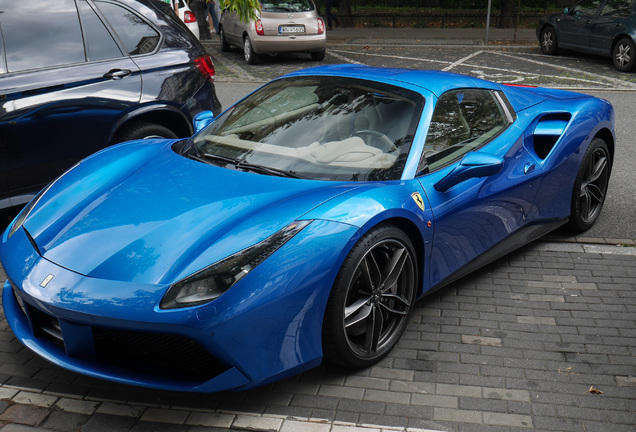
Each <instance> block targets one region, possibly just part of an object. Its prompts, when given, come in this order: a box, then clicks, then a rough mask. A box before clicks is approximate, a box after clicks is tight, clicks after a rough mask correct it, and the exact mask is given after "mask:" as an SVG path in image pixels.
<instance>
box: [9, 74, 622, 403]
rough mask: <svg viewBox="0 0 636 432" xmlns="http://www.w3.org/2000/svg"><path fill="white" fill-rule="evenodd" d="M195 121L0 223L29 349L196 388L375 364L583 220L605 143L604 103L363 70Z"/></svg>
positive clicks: (91, 166) (103, 163)
mask: <svg viewBox="0 0 636 432" xmlns="http://www.w3.org/2000/svg"><path fill="white" fill-rule="evenodd" d="M196 123H197V126H196V129H197V130H198V132H197V133H196V134H195V135H194V136H193V137H192V138H190V139H171V140H167V139H156V140H144V141H131V142H128V143H124V144H120V145H117V146H114V147H110V148H108V149H106V150H103V151H101V152H100V153H97V154H95V155H93V156H91V157H89V158H87V159H85V160H83V161H82V162H80V163H78V164H77V165H75V166H74V167H73V168H71V169H70V170H69V171H67V172H66V173H65V174H63V175H62V176H61V177H59V178H58V179H57V180H55V181H54V182H53V183H51V184H50V185H48V187H47V188H46V189H45V190H43V191H42V192H41V193H40V194H39V195H38V196H36V197H35V199H34V200H33V201H32V202H30V203H29V204H28V205H27V207H25V208H24V210H23V211H22V212H21V213H20V214H19V215H18V217H17V218H16V219H15V220H14V221H13V222H12V224H11V225H10V226H9V227H8V228H7V230H6V231H5V232H4V234H3V235H2V238H1V243H0V260H1V262H2V265H3V266H4V269H5V271H6V273H7V275H8V279H9V280H8V281H7V282H6V283H5V285H4V291H3V306H4V311H5V315H6V318H7V321H8V323H9V324H10V326H11V328H12V330H13V332H14V333H15V335H16V336H17V338H18V339H19V340H20V341H22V343H23V344H25V345H26V346H27V347H28V348H30V349H31V350H33V351H35V352H36V353H37V354H39V355H41V356H42V357H44V358H46V359H48V360H50V361H52V362H54V363H56V364H58V365H60V366H62V367H64V368H67V369H70V370H72V371H76V372H79V373H83V374H86V375H90V376H93V377H98V378H104V379H108V380H113V381H117V382H121V383H128V384H134V385H140V386H146V387H153V388H162V389H172V390H184V391H200V392H212V391H219V390H226V389H237V390H240V389H247V388H251V387H255V386H258V385H262V384H264V383H267V382H271V381H274V380H277V379H281V378H283V377H286V376H289V375H292V374H296V373H298V372H300V371H303V370H306V369H309V368H312V367H315V366H317V365H318V364H320V363H321V361H322V360H323V359H326V360H329V361H331V362H336V363H339V364H342V365H346V366H350V367H356V368H359V367H366V366H369V365H371V364H373V363H375V362H377V361H379V360H380V359H382V358H383V357H384V356H386V355H387V354H388V353H389V352H390V350H391V349H392V348H393V347H394V346H395V345H396V343H397V341H398V339H399V338H400V336H401V334H402V332H403V331H404V329H405V327H406V325H407V323H408V321H409V312H410V311H411V310H412V309H413V306H414V302H415V301H416V299H418V298H420V297H422V296H424V295H426V294H428V293H430V292H432V291H434V290H436V289H438V288H441V287H443V286H444V285H447V284H449V283H450V282H452V281H454V280H456V279H457V278H459V277H462V276H464V275H466V274H468V273H469V272H472V271H474V270H475V269H477V268H478V267H480V266H482V265H484V264H486V263H488V262H491V261H492V260H494V259H496V258H498V257H500V256H502V255H504V254H506V253H508V252H510V251H512V250H513V249H515V248H518V247H519V246H521V245H523V244H525V243H527V242H529V241H532V240H533V239H536V238H537V237H539V236H541V235H543V234H545V233H547V232H549V231H551V230H553V229H555V228H557V227H559V226H561V225H564V224H567V225H568V226H569V228H570V229H572V230H575V231H584V230H586V229H588V228H589V227H591V226H592V224H594V222H595V221H596V220H597V218H598V217H599V213H600V212H601V208H602V206H603V203H604V201H605V197H606V192H607V187H608V181H609V177H610V172H611V166H612V158H613V156H614V147H615V136H614V112H613V108H612V106H611V105H610V104H609V103H608V102H606V101H604V100H600V99H596V98H593V97H590V96H585V95H582V94H577V93H572V92H566V91H559V90H553V89H544V88H524V87H513V86H506V85H499V84H495V83H491V82H487V81H482V80H479V79H475V78H471V77H467V76H462V75H455V74H450V73H444V72H437V71H416V70H406V69H382V68H370V67H364V66H358V65H347V66H342V65H338V66H325V67H318V68H312V69H305V70H302V71H299V72H295V73H291V74H289V75H286V76H284V77H282V78H279V79H276V80H274V81H272V82H271V83H269V84H266V85H264V86H263V87H261V88H260V89H258V90H256V91H255V92H254V93H252V94H250V95H249V96H247V97H246V98H244V99H243V100H241V101H240V102H238V103H237V104H236V105H234V106H232V107H231V108H229V109H228V110H227V111H225V112H224V113H223V114H222V115H220V116H219V117H217V118H214V119H213V118H212V115H211V114H208V115H207V116H206V115H204V114H202V115H199V116H198V118H197V119H196Z"/></svg>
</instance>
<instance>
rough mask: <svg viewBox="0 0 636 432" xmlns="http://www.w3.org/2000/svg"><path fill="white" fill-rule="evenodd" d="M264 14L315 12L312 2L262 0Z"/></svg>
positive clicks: (305, 0) (307, 0) (306, 0)
mask: <svg viewBox="0 0 636 432" xmlns="http://www.w3.org/2000/svg"><path fill="white" fill-rule="evenodd" d="M261 10H262V11H264V12H310V11H312V10H314V4H313V3H312V1H311V0H261Z"/></svg>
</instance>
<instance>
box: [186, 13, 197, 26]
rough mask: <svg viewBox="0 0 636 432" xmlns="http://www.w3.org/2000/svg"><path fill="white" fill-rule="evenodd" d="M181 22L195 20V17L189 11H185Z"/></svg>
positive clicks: (193, 21) (187, 22) (188, 22)
mask: <svg viewBox="0 0 636 432" xmlns="http://www.w3.org/2000/svg"><path fill="white" fill-rule="evenodd" d="M183 22H184V23H186V24H190V23H195V22H197V17H196V16H195V15H194V14H193V13H192V12H190V11H185V13H184V14H183Z"/></svg>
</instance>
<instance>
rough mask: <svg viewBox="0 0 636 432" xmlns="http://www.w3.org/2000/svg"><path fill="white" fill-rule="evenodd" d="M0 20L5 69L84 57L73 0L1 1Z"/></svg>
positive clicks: (74, 61)
mask: <svg viewBox="0 0 636 432" xmlns="http://www.w3.org/2000/svg"><path fill="white" fill-rule="evenodd" d="M25 15H26V16H28V17H29V24H28V25H26V26H25V25H24V22H25V21H24V16H25ZM1 19H2V35H3V38H4V47H5V50H6V58H7V69H8V70H9V72H17V71H23V70H27V69H36V68H45V67H51V66H61V65H66V64H72V63H79V62H83V61H85V60H86V57H85V54H84V41H83V40H82V31H81V28H80V23H79V19H78V17H77V8H76V7H75V1H74V0H57V1H47V2H45V3H43V4H42V3H38V4H37V5H36V3H33V2H20V1H15V2H12V1H6V2H2V18H1Z"/></svg>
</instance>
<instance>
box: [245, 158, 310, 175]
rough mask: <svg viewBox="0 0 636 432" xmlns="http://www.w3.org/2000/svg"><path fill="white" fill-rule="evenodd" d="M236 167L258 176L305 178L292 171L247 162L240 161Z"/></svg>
mask: <svg viewBox="0 0 636 432" xmlns="http://www.w3.org/2000/svg"><path fill="white" fill-rule="evenodd" d="M236 167H237V168H240V169H244V170H246V171H252V172H255V173H258V174H267V175H276V176H280V177H291V178H303V177H301V176H299V175H298V174H294V173H293V172H291V171H285V170H282V169H278V168H271V167H268V166H264V165H256V164H251V163H249V162H245V161H239V163H238V165H237V166H236Z"/></svg>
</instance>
